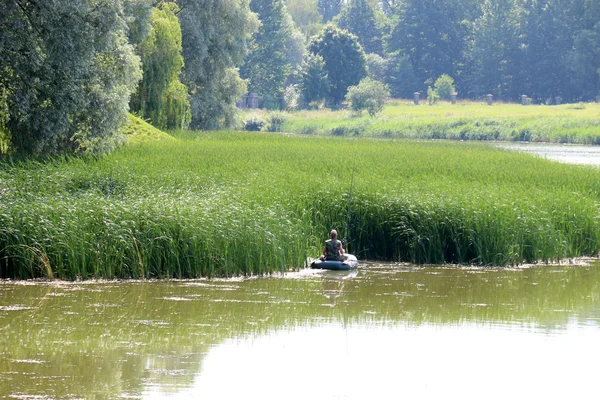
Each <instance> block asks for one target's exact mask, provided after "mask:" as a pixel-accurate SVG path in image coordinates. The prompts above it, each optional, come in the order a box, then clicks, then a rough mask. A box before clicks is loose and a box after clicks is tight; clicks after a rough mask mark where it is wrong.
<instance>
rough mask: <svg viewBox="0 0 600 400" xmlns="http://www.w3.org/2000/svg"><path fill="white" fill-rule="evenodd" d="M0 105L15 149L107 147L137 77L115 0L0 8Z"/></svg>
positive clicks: (14, 3) (115, 138)
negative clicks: (3, 110)
mask: <svg viewBox="0 0 600 400" xmlns="http://www.w3.org/2000/svg"><path fill="white" fill-rule="evenodd" d="M0 26H1V27H2V28H1V29H0V96H1V97H3V98H4V99H3V100H0V102H2V103H4V104H3V105H2V104H0V108H4V109H5V112H4V114H8V115H4V116H3V118H2V119H3V120H4V123H3V125H4V128H3V130H4V132H5V135H7V136H8V140H9V142H10V145H11V148H12V149H13V150H16V151H20V152H28V153H31V152H33V153H42V152H43V153H47V152H54V151H71V150H78V151H91V152H104V151H108V150H109V149H110V148H112V147H113V146H114V145H115V144H117V143H118V142H120V141H121V140H122V136H121V134H120V133H119V128H120V125H121V124H122V122H123V121H124V120H125V118H126V115H127V111H128V103H129V96H130V94H131V92H132V91H133V90H134V89H135V86H136V85H137V82H138V80H139V79H140V77H141V73H140V67H139V64H140V62H139V58H138V57H137V56H136V55H135V54H134V51H133V48H132V46H131V45H130V44H128V42H127V24H126V21H125V18H124V15H123V3H122V1H121V0H116V1H105V0H54V1H51V2H46V1H41V0H28V1H20V0H8V1H5V2H3V6H2V7H0Z"/></svg>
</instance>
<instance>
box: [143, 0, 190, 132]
mask: <svg viewBox="0 0 600 400" xmlns="http://www.w3.org/2000/svg"><path fill="white" fill-rule="evenodd" d="M177 12H179V8H178V7H177V5H176V4H175V3H168V2H166V3H160V4H159V5H158V6H157V7H156V8H154V10H152V17H151V22H150V26H151V29H150V30H149V33H148V35H147V37H146V39H145V40H144V42H143V43H141V45H140V52H141V57H142V66H143V71H144V75H143V79H142V81H141V82H140V86H139V87H138V91H137V92H136V94H135V95H134V96H133V97H132V99H131V104H132V109H133V110H135V111H138V112H139V113H140V114H141V115H142V116H143V117H145V118H149V119H150V120H151V121H152V123H153V124H154V125H155V126H157V127H159V128H169V129H174V128H175V129H181V128H185V127H187V125H188V124H189V123H190V119H191V113H190V103H189V101H188V98H187V88H186V87H185V85H183V84H182V83H181V82H180V81H179V74H180V72H181V69H182V68H183V57H182V56H181V27H180V25H179V20H178V19H177V15H176V14H177Z"/></svg>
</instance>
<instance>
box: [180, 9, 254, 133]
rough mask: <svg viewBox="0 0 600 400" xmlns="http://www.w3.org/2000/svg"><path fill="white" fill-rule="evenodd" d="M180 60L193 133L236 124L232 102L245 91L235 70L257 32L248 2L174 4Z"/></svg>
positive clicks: (242, 82)
mask: <svg viewBox="0 0 600 400" xmlns="http://www.w3.org/2000/svg"><path fill="white" fill-rule="evenodd" d="M178 4H179V8H180V10H181V11H180V12H179V14H177V15H178V17H179V23H180V24H181V32H182V39H183V41H182V47H183V53H182V54H183V58H184V62H185V65H184V76H183V83H184V84H185V85H186V87H187V88H188V91H189V94H190V104H191V111H192V122H191V124H190V127H192V128H195V129H218V128H223V127H229V126H233V125H235V124H236V122H237V120H236V114H237V109H236V107H235V103H236V102H237V101H238V100H239V98H240V96H241V95H242V94H243V93H245V92H246V89H247V87H246V84H245V82H244V81H243V80H241V79H240V76H239V71H238V70H237V68H236V66H238V65H240V64H241V63H242V62H243V59H244V56H245V54H246V49H247V47H246V46H247V44H246V40H247V39H248V37H250V35H251V34H252V33H253V32H254V31H255V30H256V29H257V26H258V20H257V19H256V15H255V14H253V13H252V12H250V7H249V4H248V1H247V0H178Z"/></svg>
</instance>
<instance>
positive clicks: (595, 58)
mask: <svg viewBox="0 0 600 400" xmlns="http://www.w3.org/2000/svg"><path fill="white" fill-rule="evenodd" d="M568 62H569V64H568V65H569V71H570V72H571V74H572V77H573V84H574V85H576V87H577V88H578V89H579V92H580V93H582V96H583V97H584V98H588V99H591V98H594V97H595V96H597V95H598V94H600V68H599V67H600V22H598V23H597V24H596V25H595V26H594V29H584V30H582V31H581V32H579V33H578V34H577V35H576V36H575V38H574V48H573V49H572V50H571V51H570V52H569V54H568Z"/></svg>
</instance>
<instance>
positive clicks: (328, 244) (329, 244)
mask: <svg viewBox="0 0 600 400" xmlns="http://www.w3.org/2000/svg"><path fill="white" fill-rule="evenodd" d="M330 235H331V239H327V240H326V241H325V247H323V255H322V256H321V260H338V261H340V260H342V259H343V255H344V247H343V246H342V242H341V241H340V240H338V238H337V231H336V230H335V229H333V230H332V231H331V234H330Z"/></svg>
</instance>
